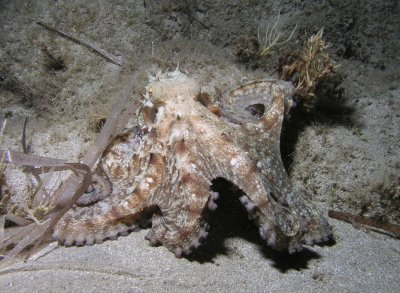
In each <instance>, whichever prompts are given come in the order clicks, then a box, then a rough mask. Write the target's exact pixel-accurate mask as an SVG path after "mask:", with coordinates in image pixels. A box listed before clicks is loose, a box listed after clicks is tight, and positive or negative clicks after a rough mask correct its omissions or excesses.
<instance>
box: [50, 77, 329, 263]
mask: <svg viewBox="0 0 400 293" xmlns="http://www.w3.org/2000/svg"><path fill="white" fill-rule="evenodd" d="M146 90H147V94H146V97H147V101H146V103H145V105H144V108H143V111H142V113H143V121H144V125H143V126H137V127H135V128H133V129H130V130H129V131H126V132H125V133H123V134H122V135H120V136H119V137H118V138H117V139H115V140H114V141H113V143H112V144H111V145H110V146H109V147H108V149H107V150H106V152H105V153H104V155H103V156H102V159H101V161H100V163H99V166H98V173H99V174H100V175H99V176H98V179H97V180H96V181H95V182H94V184H93V186H94V188H93V190H91V191H90V192H89V191H88V192H87V193H86V194H84V195H83V196H82V197H81V198H80V199H79V201H78V202H77V204H76V205H75V206H74V207H73V208H72V209H71V210H70V211H68V212H67V213H66V214H65V215H64V217H63V218H62V219H61V220H60V222H59V223H58V224H57V226H56V227H55V229H54V232H53V237H54V238H55V239H57V240H58V241H59V242H61V243H63V244H65V245H67V246H69V245H78V246H80V245H93V244H94V243H101V242H102V241H104V240H106V239H114V238H116V237H118V236H120V235H126V234H127V233H128V232H130V231H132V230H135V229H138V228H140V227H143V225H144V224H145V223H147V224H149V223H150V221H151V229H150V231H149V233H148V234H147V236H146V239H147V240H149V242H150V244H152V245H160V244H161V245H164V246H165V247H167V248H168V249H169V250H171V251H172V252H174V253H175V255H176V256H177V257H182V256H184V255H188V254H190V253H191V252H192V251H193V250H195V249H196V248H198V247H199V246H200V245H201V243H202V241H203V240H204V239H205V238H206V237H207V234H208V232H207V231H208V228H209V225H208V224H207V222H206V216H207V214H208V213H209V212H210V211H213V210H216V208H217V205H216V203H215V200H216V199H217V198H218V195H219V194H218V192H214V191H212V190H211V189H210V187H211V185H212V183H211V181H212V180H213V179H216V178H220V177H221V178H224V179H226V180H228V181H230V182H231V183H232V184H234V185H235V186H236V187H237V188H238V189H240V190H241V191H242V192H243V195H242V196H241V197H240V198H239V199H240V202H241V203H242V204H243V205H244V207H245V208H246V210H247V211H248V213H249V216H250V217H251V218H252V219H253V221H254V223H255V224H256V225H257V226H258V227H259V233H260V236H261V238H262V239H264V240H265V241H266V244H267V245H269V246H271V247H273V248H275V249H278V250H283V249H288V251H289V252H290V253H292V252H296V251H300V250H301V249H302V245H313V244H315V243H318V242H322V241H326V240H328V238H330V237H331V229H330V226H329V224H328V222H327V221H326V219H325V218H324V216H323V215H322V214H321V213H320V212H319V211H318V209H317V208H316V207H315V206H314V204H313V203H312V202H311V201H310V198H309V196H307V195H306V194H305V193H304V192H303V191H301V190H298V189H296V188H295V187H294V186H293V185H292V183H291V182H290V180H289V177H288V175H287V173H286V171H285V169H284V167H283V164H282V160H281V156H280V150H279V141H280V134H281V127H282V120H283V117H284V115H285V113H287V112H288V111H289V109H290V107H291V106H292V100H291V95H292V94H293V91H294V89H293V86H292V85H291V84H290V83H288V82H285V81H281V80H262V81H255V82H252V83H249V84H245V85H243V86H241V87H239V88H238V89H236V90H234V91H232V92H230V93H229V94H227V95H225V96H224V97H223V98H222V99H221V104H220V107H216V106H214V105H212V104H211V102H210V100H209V99H208V98H207V97H206V95H203V94H200V86H199V84H198V83H197V82H196V81H195V80H193V79H190V78H189V77H187V76H186V75H184V74H182V73H180V72H179V71H174V72H170V73H166V74H164V75H161V76H158V77H156V78H153V80H152V81H151V82H150V84H149V85H148V86H147V89H146Z"/></svg>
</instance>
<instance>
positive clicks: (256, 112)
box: [245, 104, 265, 118]
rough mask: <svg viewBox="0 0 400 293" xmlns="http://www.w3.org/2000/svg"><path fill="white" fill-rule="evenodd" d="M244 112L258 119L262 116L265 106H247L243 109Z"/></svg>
mask: <svg viewBox="0 0 400 293" xmlns="http://www.w3.org/2000/svg"><path fill="white" fill-rule="evenodd" d="M245 110H246V111H248V112H250V114H251V115H252V116H254V117H256V118H260V117H261V116H262V115H264V112H265V106H264V104H254V105H250V106H247V107H246V108H245Z"/></svg>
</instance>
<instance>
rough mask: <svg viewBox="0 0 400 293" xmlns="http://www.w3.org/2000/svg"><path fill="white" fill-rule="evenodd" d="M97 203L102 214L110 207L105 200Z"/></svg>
mask: <svg viewBox="0 0 400 293" xmlns="http://www.w3.org/2000/svg"><path fill="white" fill-rule="evenodd" d="M98 204H99V206H100V211H101V213H102V214H105V213H107V212H108V210H109V209H110V205H109V204H107V203H105V202H102V201H99V202H98Z"/></svg>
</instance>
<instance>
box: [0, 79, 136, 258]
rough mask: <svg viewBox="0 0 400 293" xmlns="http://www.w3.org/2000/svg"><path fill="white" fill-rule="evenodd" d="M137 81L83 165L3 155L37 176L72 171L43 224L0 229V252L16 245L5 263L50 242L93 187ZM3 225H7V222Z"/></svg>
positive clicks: (10, 153) (51, 200) (120, 100)
mask: <svg viewBox="0 0 400 293" xmlns="http://www.w3.org/2000/svg"><path fill="white" fill-rule="evenodd" d="M134 80H135V76H134V77H133V78H132V81H131V82H130V84H129V85H128V87H127V88H126V89H125V91H124V92H123V94H122V95H121V96H120V97H119V98H118V99H117V100H116V101H115V103H114V105H113V107H112V110H111V113H110V115H109V117H108V118H107V120H106V123H105V124H104V126H103V128H102V129H101V131H100V134H99V136H98V138H97V140H96V142H95V143H94V144H93V145H91V146H90V147H89V149H88V150H87V152H86V154H85V156H84V158H83V159H82V162H81V163H67V162H66V161H65V160H58V159H51V158H45V157H40V156H34V155H28V154H24V153H20V152H14V151H9V150H7V151H1V152H0V156H2V155H4V157H5V162H6V163H12V164H16V165H19V166H30V167H36V168H34V169H31V170H30V171H32V170H35V172H38V173H46V172H49V171H51V172H53V171H64V170H70V171H72V174H71V175H70V176H69V177H68V178H67V179H66V180H65V181H64V182H63V183H62V184H61V185H60V186H59V187H58V188H57V189H56V190H55V191H54V192H53V193H52V194H51V195H50V196H49V197H47V198H46V200H47V201H48V202H47V203H46V204H47V205H48V206H49V207H50V209H49V211H48V212H47V213H46V214H45V215H44V216H43V220H41V221H38V220H37V219H35V218H33V221H30V222H29V224H27V223H21V224H23V225H24V226H22V227H16V228H13V229H4V225H3V226H2V227H0V229H3V230H0V234H1V233H2V235H3V237H4V238H3V239H1V238H0V249H2V250H4V249H6V248H7V247H8V246H9V245H15V246H14V248H13V249H12V250H11V251H10V252H9V253H8V254H7V255H6V256H5V259H9V258H11V257H14V256H16V255H17V254H18V253H20V252H21V251H22V250H24V249H25V248H27V247H28V246H31V245H34V248H33V250H34V249H35V248H36V247H37V246H38V245H39V244H40V243H42V242H43V241H45V240H47V239H48V238H49V236H50V234H51V232H52V230H53V227H54V226H55V225H56V224H57V223H58V221H59V220H60V218H61V217H62V216H63V215H64V214H65V213H66V212H67V211H68V210H69V209H70V208H71V207H72V206H73V204H74V203H75V202H76V201H77V200H78V199H79V197H80V196H81V195H82V194H83V193H84V192H85V191H86V190H87V188H88V187H89V185H90V184H91V183H92V176H91V169H93V167H94V166H95V164H96V162H97V161H98V159H99V157H100V156H101V154H102V153H103V152H104V150H105V149H106V147H107V146H108V144H109V143H110V142H111V141H112V139H113V138H114V137H115V136H116V135H117V134H118V133H117V130H118V126H119V125H121V124H122V123H125V122H126V121H121V117H124V120H126V119H128V117H127V116H126V115H122V113H123V111H124V108H125V105H126V100H127V98H128V96H130V95H131V93H132V92H133V87H134V83H133V81H134ZM129 108H131V107H129ZM47 181H48V180H47ZM42 183H43V181H42ZM41 196H42V195H41ZM38 202H40V199H39V198H38V199H36V203H38ZM9 216H10V215H7V219H9V220H11V221H12V219H11V218H10V217H9ZM3 219H4V218H3ZM2 221H3V222H4V220H2ZM26 224H27V225H26ZM2 262H3V261H2Z"/></svg>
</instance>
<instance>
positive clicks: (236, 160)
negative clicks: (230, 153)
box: [231, 157, 239, 167]
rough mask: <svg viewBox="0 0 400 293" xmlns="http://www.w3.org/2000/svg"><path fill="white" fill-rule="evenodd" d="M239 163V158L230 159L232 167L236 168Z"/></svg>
mask: <svg viewBox="0 0 400 293" xmlns="http://www.w3.org/2000/svg"><path fill="white" fill-rule="evenodd" d="M238 163H239V158H238V157H233V158H232V159H231V165H232V167H236V165H237V164H238Z"/></svg>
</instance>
